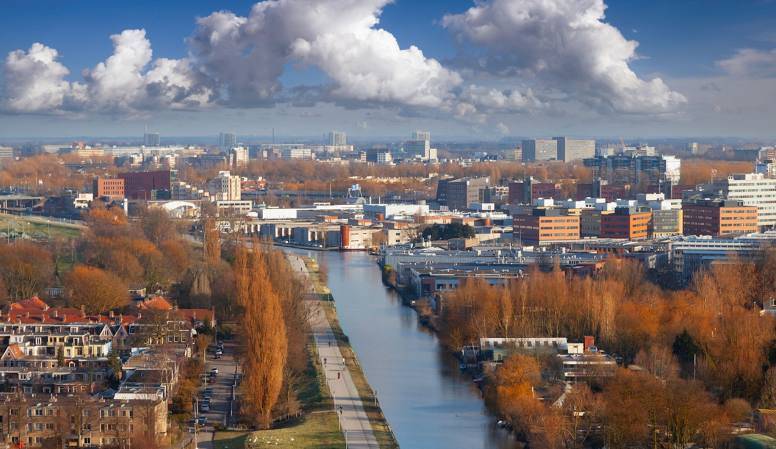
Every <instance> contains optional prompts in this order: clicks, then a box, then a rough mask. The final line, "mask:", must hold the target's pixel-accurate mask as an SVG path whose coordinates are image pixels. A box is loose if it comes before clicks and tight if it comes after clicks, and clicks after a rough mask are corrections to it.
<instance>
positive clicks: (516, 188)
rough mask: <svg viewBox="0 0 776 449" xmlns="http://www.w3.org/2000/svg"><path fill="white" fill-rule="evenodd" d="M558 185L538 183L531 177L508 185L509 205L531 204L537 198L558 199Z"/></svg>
mask: <svg viewBox="0 0 776 449" xmlns="http://www.w3.org/2000/svg"><path fill="white" fill-rule="evenodd" d="M559 196H560V184H556V183H554V182H539V181H538V180H536V179H535V178H534V177H533V176H527V177H526V178H525V179H523V181H516V182H510V183H509V196H508V200H509V204H533V203H534V201H535V200H537V199H539V198H558V197H559Z"/></svg>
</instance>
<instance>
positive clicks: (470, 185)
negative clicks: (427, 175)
mask: <svg viewBox="0 0 776 449" xmlns="http://www.w3.org/2000/svg"><path fill="white" fill-rule="evenodd" d="M488 186H490V178H487V177H483V178H459V179H440V180H439V182H438V184H437V194H436V200H437V202H438V203H439V204H440V205H442V206H447V208H448V209H450V210H465V209H468V208H469V205H470V204H472V203H478V202H481V201H482V191H483V190H484V189H486V188H487V187H488Z"/></svg>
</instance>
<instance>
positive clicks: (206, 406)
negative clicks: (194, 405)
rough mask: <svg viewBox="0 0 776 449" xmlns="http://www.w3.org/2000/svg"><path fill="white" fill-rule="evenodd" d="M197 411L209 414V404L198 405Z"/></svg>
mask: <svg viewBox="0 0 776 449" xmlns="http://www.w3.org/2000/svg"><path fill="white" fill-rule="evenodd" d="M199 411H201V412H209V411H210V402H202V403H200V404H199Z"/></svg>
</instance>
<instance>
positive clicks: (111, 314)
mask: <svg viewBox="0 0 776 449" xmlns="http://www.w3.org/2000/svg"><path fill="white" fill-rule="evenodd" d="M108 317H109V318H113V311H112V310H111V311H110V312H108Z"/></svg>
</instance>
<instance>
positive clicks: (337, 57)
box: [189, 0, 461, 107]
mask: <svg viewBox="0 0 776 449" xmlns="http://www.w3.org/2000/svg"><path fill="white" fill-rule="evenodd" d="M387 3H389V1H388V0H320V1H317V2H314V3H311V2H309V1H305V0H278V1H264V2H260V3H257V4H256V5H254V7H253V8H252V9H251V12H250V14H249V15H248V16H247V17H239V16H236V15H235V14H233V13H231V12H224V11H221V12H216V13H213V14H211V15H209V16H207V17H205V18H202V19H199V20H198V26H197V30H196V31H195V33H194V35H193V36H192V37H191V38H190V39H189V43H190V45H191V48H192V55H193V57H194V58H195V60H196V61H197V62H198V63H199V64H200V65H201V67H202V72H203V73H205V74H206V75H207V76H208V77H209V78H210V82H211V83H212V84H213V85H218V86H222V88H223V92H225V94H226V95H225V98H223V100H224V101H226V102H227V103H233V104H240V103H244V102H246V101H247V102H253V101H257V100H258V101H260V100H267V99H271V98H272V97H273V96H275V95H276V94H277V93H278V92H279V91H280V84H279V81H278V78H279V77H280V75H281V74H282V72H283V69H284V68H285V66H286V65H287V64H289V63H291V64H306V65H311V66H315V67H317V68H319V69H320V70H321V71H322V72H323V73H324V74H325V75H326V76H327V77H328V78H329V81H330V82H331V86H330V91H329V95H330V97H331V98H333V99H337V100H344V101H354V102H380V103H396V104H400V105H409V106H426V107H439V106H442V105H444V104H446V103H447V102H448V101H449V100H450V99H451V98H452V96H453V94H452V92H451V91H452V89H453V88H455V86H457V85H458V84H460V83H461V78H460V76H459V75H458V74H457V73H455V72H454V71H451V70H448V69H446V68H445V67H443V66H442V65H441V64H440V63H439V62H438V61H436V60H434V59H432V58H427V57H426V56H424V55H423V52H422V51H421V50H420V49H418V48H417V47H414V46H410V47H409V48H401V47H400V46H399V43H398V42H397V41H396V38H395V37H394V36H393V35H392V34H391V33H389V32H388V31H386V30H384V29H381V28H378V23H379V16H380V14H381V13H382V8H383V6H385V5H386V4H387Z"/></svg>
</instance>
